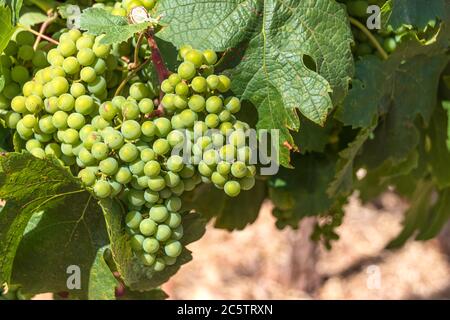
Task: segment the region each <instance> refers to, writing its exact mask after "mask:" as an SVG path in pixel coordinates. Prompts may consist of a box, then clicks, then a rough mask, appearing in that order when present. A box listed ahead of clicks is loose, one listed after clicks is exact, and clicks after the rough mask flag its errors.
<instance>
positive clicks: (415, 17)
mask: <svg viewBox="0 0 450 320" xmlns="http://www.w3.org/2000/svg"><path fill="white" fill-rule="evenodd" d="M449 10H450V7H449V3H448V1H446V0H433V1H423V0H393V6H392V12H391V15H390V19H389V23H390V24H391V25H392V26H393V27H394V29H396V28H399V27H401V26H402V25H403V24H406V25H412V26H415V27H418V28H424V27H425V26H426V25H427V24H428V22H430V20H435V19H437V18H438V19H442V20H446V19H447V18H448V17H449V12H450V11H449Z"/></svg>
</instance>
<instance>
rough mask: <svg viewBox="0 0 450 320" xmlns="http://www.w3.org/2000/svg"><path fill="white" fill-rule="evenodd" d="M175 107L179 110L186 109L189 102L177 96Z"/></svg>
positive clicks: (174, 100)
mask: <svg viewBox="0 0 450 320" xmlns="http://www.w3.org/2000/svg"><path fill="white" fill-rule="evenodd" d="M173 105H174V106H175V108H177V109H178V110H183V109H186V108H187V106H188V100H187V98H186V97H183V96H179V95H176V96H175V97H174V99H173Z"/></svg>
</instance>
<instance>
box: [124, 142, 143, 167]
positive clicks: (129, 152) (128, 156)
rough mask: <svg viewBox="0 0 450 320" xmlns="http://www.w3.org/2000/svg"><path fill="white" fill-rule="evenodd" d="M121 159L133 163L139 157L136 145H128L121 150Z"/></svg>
mask: <svg viewBox="0 0 450 320" xmlns="http://www.w3.org/2000/svg"><path fill="white" fill-rule="evenodd" d="M119 157H120V159H121V160H122V161H124V162H128V163H131V162H133V161H134V160H136V159H137V158H138V157H139V150H138V148H136V146H135V145H134V144H131V143H126V144H125V145H124V146H123V147H122V148H120V150H119Z"/></svg>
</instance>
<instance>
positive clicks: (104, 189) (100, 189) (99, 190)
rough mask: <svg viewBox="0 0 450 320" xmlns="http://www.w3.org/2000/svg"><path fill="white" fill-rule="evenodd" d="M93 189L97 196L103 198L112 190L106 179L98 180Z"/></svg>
mask: <svg viewBox="0 0 450 320" xmlns="http://www.w3.org/2000/svg"><path fill="white" fill-rule="evenodd" d="M93 191H94V194H95V195H96V196H97V197H98V198H100V199H104V198H107V197H109V196H110V194H111V191H112V190H111V185H110V184H109V183H108V182H107V181H104V180H99V181H97V182H96V183H95V185H94V189H93Z"/></svg>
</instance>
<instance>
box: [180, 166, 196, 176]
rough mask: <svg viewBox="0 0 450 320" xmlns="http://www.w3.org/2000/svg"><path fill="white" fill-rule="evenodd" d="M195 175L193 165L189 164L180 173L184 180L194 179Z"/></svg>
mask: <svg viewBox="0 0 450 320" xmlns="http://www.w3.org/2000/svg"><path fill="white" fill-rule="evenodd" d="M194 174H195V167H194V166H193V165H191V164H187V165H185V166H184V167H183V170H181V171H180V177H181V178H183V179H187V178H192V177H193V176H194Z"/></svg>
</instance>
